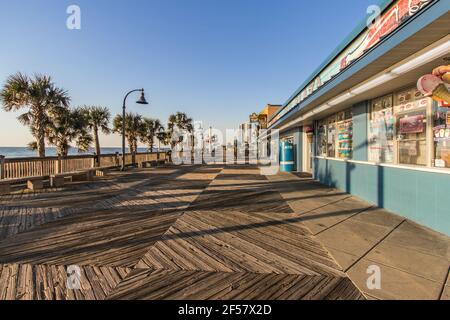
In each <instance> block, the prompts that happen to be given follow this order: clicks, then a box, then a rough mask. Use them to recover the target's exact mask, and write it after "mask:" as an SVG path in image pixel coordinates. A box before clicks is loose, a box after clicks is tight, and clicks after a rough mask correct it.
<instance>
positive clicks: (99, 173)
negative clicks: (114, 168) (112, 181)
mask: <svg viewBox="0 0 450 320" xmlns="http://www.w3.org/2000/svg"><path fill="white" fill-rule="evenodd" d="M109 170H110V168H109V167H104V168H95V176H96V177H106V176H107V175H108V173H109Z"/></svg>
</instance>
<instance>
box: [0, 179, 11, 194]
mask: <svg viewBox="0 0 450 320" xmlns="http://www.w3.org/2000/svg"><path fill="white" fill-rule="evenodd" d="M10 193H11V183H10V182H9V181H0V195H3V194H10Z"/></svg>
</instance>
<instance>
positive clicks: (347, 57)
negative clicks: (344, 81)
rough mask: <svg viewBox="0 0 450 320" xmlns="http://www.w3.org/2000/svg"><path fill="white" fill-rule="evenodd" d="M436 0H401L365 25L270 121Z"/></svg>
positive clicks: (295, 104) (275, 120)
mask: <svg viewBox="0 0 450 320" xmlns="http://www.w3.org/2000/svg"><path fill="white" fill-rule="evenodd" d="M433 1H435V0H398V1H396V2H395V3H394V4H393V5H392V6H391V7H390V8H389V9H388V10H387V11H385V12H384V13H383V14H382V15H381V17H380V18H379V19H377V22H376V23H374V24H373V25H372V26H371V27H370V28H369V27H368V28H366V29H365V31H363V32H362V33H361V34H360V35H359V36H358V37H357V38H356V39H355V40H354V41H353V42H352V43H350V44H349V45H348V46H347V48H346V49H344V50H343V51H342V52H341V53H340V55H339V56H337V57H336V58H335V59H334V60H333V61H332V62H331V63H330V64H329V65H328V66H327V67H326V68H325V69H323V70H322V72H321V73H320V74H319V75H318V76H317V77H316V78H315V79H314V80H312V81H311V82H310V83H309V84H308V85H307V86H306V88H304V89H303V90H302V91H301V92H300V93H299V94H298V95H297V96H296V97H295V98H294V99H293V100H292V101H290V102H289V104H288V105H287V106H285V108H284V109H282V110H281V111H280V112H279V113H278V114H277V115H276V116H275V117H274V118H273V119H272V120H271V121H270V122H269V127H270V126H272V125H273V124H275V123H276V122H277V121H278V120H280V119H281V118H282V117H283V116H285V115H286V114H287V113H288V112H289V111H291V110H292V109H293V108H295V107H296V106H297V105H298V104H300V103H301V102H302V101H303V100H305V99H306V98H307V97H309V96H310V95H311V94H313V93H314V92H315V91H316V90H317V89H319V88H320V87H322V85H324V84H325V83H326V82H328V81H330V80H331V79H332V78H334V77H335V76H337V75H338V74H339V73H341V72H342V71H343V70H344V69H345V68H347V67H348V66H349V65H350V64H352V63H353V62H354V61H355V60H357V59H358V58H360V57H361V56H362V55H363V54H364V53H365V52H367V51H368V50H369V49H371V48H373V47H374V46H375V45H377V44H378V43H379V42H380V40H381V39H382V38H384V37H386V36H387V35H389V34H390V33H391V32H393V31H394V30H396V29H397V28H398V27H399V26H400V25H401V24H402V23H403V22H405V21H406V20H408V19H409V18H410V17H412V16H413V15H415V14H416V13H417V12H419V11H420V10H422V9H423V8H424V7H425V6H427V5H428V4H430V3H431V2H433Z"/></svg>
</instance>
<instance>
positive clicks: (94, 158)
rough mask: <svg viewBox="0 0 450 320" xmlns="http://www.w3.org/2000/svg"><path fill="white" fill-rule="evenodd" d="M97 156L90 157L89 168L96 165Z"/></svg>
mask: <svg viewBox="0 0 450 320" xmlns="http://www.w3.org/2000/svg"><path fill="white" fill-rule="evenodd" d="M97 163H98V161H97V156H93V157H92V159H91V168H96V167H97Z"/></svg>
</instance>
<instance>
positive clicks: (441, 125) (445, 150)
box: [433, 106, 450, 168]
mask: <svg viewBox="0 0 450 320" xmlns="http://www.w3.org/2000/svg"><path fill="white" fill-rule="evenodd" d="M433 126H434V127H433V137H434V152H435V155H434V157H435V160H434V166H435V167H438V168H450V108H440V107H437V106H436V107H434V110H433Z"/></svg>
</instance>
